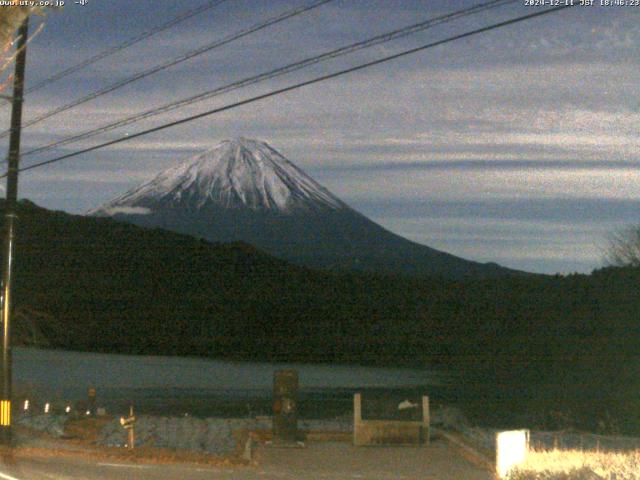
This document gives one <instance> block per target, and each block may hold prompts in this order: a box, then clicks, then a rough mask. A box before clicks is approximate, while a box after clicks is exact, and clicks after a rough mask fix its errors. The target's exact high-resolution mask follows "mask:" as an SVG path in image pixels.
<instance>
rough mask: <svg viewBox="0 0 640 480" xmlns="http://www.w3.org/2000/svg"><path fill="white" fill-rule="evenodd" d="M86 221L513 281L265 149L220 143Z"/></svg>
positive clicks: (296, 257)
mask: <svg viewBox="0 0 640 480" xmlns="http://www.w3.org/2000/svg"><path fill="white" fill-rule="evenodd" d="M87 215H93V216H109V217H112V218H114V219H116V220H120V221H124V222H129V223H133V224H136V225H139V226H143V227H152V228H163V229H167V230H172V231H176V232H179V233H184V234H188V235H192V236H196V237H201V238H204V239H206V240H209V241H215V242H231V241H243V242H246V243H249V244H252V245H254V246H256V247H258V248H260V249H262V250H264V251H266V252H268V253H270V254H272V255H274V256H275V257H278V258H281V259H284V260H288V261H291V262H293V263H296V264H299V265H304V266H308V267H312V268H323V269H334V270H365V271H375V272H385V273H403V274H411V275H439V276H444V277H453V278H460V277H467V276H471V277H493V276H498V275H505V274H509V273H516V272H515V271H513V270H509V269H507V268H503V267H500V266H499V265H496V264H494V263H488V264H483V263H477V262H472V261H468V260H464V259H462V258H459V257H455V256H453V255H450V254H448V253H445V252H441V251H438V250H435V249H433V248H430V247H427V246H424V245H420V244H418V243H415V242H412V241H410V240H407V239H405V238H403V237H400V236H399V235H396V234H394V233H392V232H390V231H388V230H386V229H385V228H383V227H381V226H380V225H378V224H377V223H375V222H373V221H372V220H369V219H368V218H367V217H365V216H364V215H362V214H360V213H358V212H357V211H355V210H354V209H352V208H351V207H349V206H348V205H347V204H345V203H344V202H342V201H341V200H340V199H339V198H337V197H336V196H335V195H333V194H332V193H331V192H329V191H328V190H327V189H326V188H324V187H323V186H322V185H320V184H318V183H317V182H316V181H315V180H313V179H312V178H311V177H309V176H308V175H307V174H306V173H304V172H303V171H302V170H301V169H299V168H298V167H296V166H295V165H294V164H293V163H291V162H290V161H289V160H287V159H286V158H284V157H283V156H282V155H281V154H280V153H279V152H277V151H276V150H275V149H273V148H272V147H271V146H269V145H268V144H266V143H265V142H261V141H257V140H250V139H246V138H238V139H234V140H225V141H223V142H222V143H220V144H219V145H217V146H216V147H214V148H213V149H211V150H208V151H206V152H204V153H202V154H199V155H197V156H196V157H194V158H192V159H190V160H189V161H187V162H185V163H183V164H181V165H178V166H176V167H173V168H170V169H168V170H166V171H164V172H161V173H160V174H158V175H157V176H156V177H155V178H153V179H152V180H150V181H148V182H146V183H143V184H141V185H140V186H138V187H136V188H134V189H132V190H130V191H128V192H127V193H125V194H124V195H121V196H120V197H117V198H115V199H113V200H111V201H109V202H107V203H106V204H104V205H103V206H101V207H99V208H97V209H95V210H92V211H90V212H88V213H87Z"/></svg>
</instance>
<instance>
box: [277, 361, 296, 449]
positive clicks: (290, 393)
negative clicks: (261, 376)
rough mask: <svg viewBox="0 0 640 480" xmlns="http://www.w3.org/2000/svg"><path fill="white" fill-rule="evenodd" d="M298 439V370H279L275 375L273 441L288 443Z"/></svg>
mask: <svg viewBox="0 0 640 480" xmlns="http://www.w3.org/2000/svg"><path fill="white" fill-rule="evenodd" d="M297 440H299V435H298V372H297V371H296V370H278V371H276V372H275V373H274V375H273V441H274V443H280V444H287V443H295V442H296V441H297Z"/></svg>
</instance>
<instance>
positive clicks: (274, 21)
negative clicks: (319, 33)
mask: <svg viewBox="0 0 640 480" xmlns="http://www.w3.org/2000/svg"><path fill="white" fill-rule="evenodd" d="M332 1H333V0H319V1H316V2H315V3H312V4H311V5H307V6H302V7H298V8H294V9H292V10H288V11H286V12H284V13H282V14H280V15H277V16H275V17H272V18H270V19H268V20H266V21H264V22H261V23H258V24H256V25H254V26H252V27H250V28H246V29H243V30H240V31H239V32H236V33H233V34H231V35H228V36H226V37H224V38H222V39H221V40H217V41H215V42H213V43H210V44H207V45H205V46H203V47H200V48H197V49H195V50H190V51H189V52H187V53H185V54H183V55H181V56H179V57H177V58H175V59H173V60H169V61H168V62H165V63H161V64H159V65H156V66H155V67H151V68H149V69H147V70H143V71H142V72H139V73H136V74H135V75H133V76H131V77H127V78H125V79H122V80H120V81H118V82H116V83H113V84H111V85H109V86H107V87H104V88H102V89H100V90H97V91H95V92H93V93H90V94H89V95H85V96H84V97H81V98H79V99H77V100H74V101H73V102H70V103H67V104H65V105H62V106H60V107H57V108H54V109H53V110H50V111H48V112H45V113H43V114H42V115H39V116H37V117H35V118H33V119H31V120H29V121H28V122H25V123H23V124H22V128H27V127H30V126H32V125H35V124H37V123H40V122H42V121H43V120H46V119H48V118H51V117H53V116H55V115H57V114H59V113H62V112H66V111H67V110H70V109H72V108H74V107H77V106H78V105H82V104H84V103H87V102H89V101H91V100H94V99H96V98H98V97H101V96H102V95H106V94H107V93H111V92H113V91H115V90H118V89H120V88H122V87H125V86H127V85H129V84H131V83H134V82H137V81H138V80H142V79H143V78H146V77H148V76H150V75H153V74H154V73H158V72H161V71H162V70H166V69H167V68H169V67H173V66H175V65H177V64H179V63H182V62H184V61H187V60H189V59H191V58H194V57H197V56H198V55H202V54H204V53H206V52H210V51H211V50H214V49H216V48H219V47H222V46H224V45H227V44H229V43H231V42H233V41H235V40H239V39H240V38H243V37H246V36H248V35H250V34H252V33H255V32H258V31H260V30H264V29H265V28H267V27H270V26H272V25H275V24H277V23H280V22H283V21H285V20H288V19H290V18H292V17H295V16H297V15H301V14H303V13H305V12H308V11H309V10H313V9H314V8H318V7H320V6H322V5H324V4H326V3H329V2H332ZM9 133H10V131H9V130H5V131H4V132H0V138H3V137H6V136H7V135H9Z"/></svg>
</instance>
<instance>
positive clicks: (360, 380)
mask: <svg viewBox="0 0 640 480" xmlns="http://www.w3.org/2000/svg"><path fill="white" fill-rule="evenodd" d="M13 368H14V370H13V372H14V373H13V375H14V392H15V397H16V398H19V397H24V398H26V397H31V398H32V399H33V400H32V404H34V405H35V404H37V403H40V404H42V403H43V402H51V403H52V404H55V405H57V406H58V408H64V407H63V404H68V403H70V404H73V403H75V402H77V401H79V400H83V399H86V398H87V390H88V388H89V387H93V388H95V389H96V390H97V392H98V398H99V403H101V404H103V405H105V406H107V407H108V408H109V409H110V410H112V411H122V410H125V409H126V407H127V406H128V404H129V403H133V404H134V405H135V406H136V407H137V408H138V409H140V410H142V411H144V412H145V413H154V414H176V415H180V414H185V413H187V414H192V415H200V416H207V415H237V414H239V413H245V414H252V415H253V414H266V413H269V409H270V401H271V400H270V399H271V391H272V388H273V387H272V385H273V374H274V372H275V371H276V370H280V369H285V368H286V369H295V370H297V371H298V373H299V380H300V395H301V404H303V405H304V404H305V403H306V405H307V408H306V409H304V408H303V412H302V413H303V414H304V413H305V412H307V413H308V414H309V415H311V416H327V415H334V414H336V415H337V414H341V413H342V412H343V411H347V410H348V409H349V408H350V405H351V398H352V394H353V392H355V391H358V390H365V389H388V388H393V389H399V390H408V391H409V390H410V391H416V390H419V391H425V390H428V388H429V387H433V386H436V385H439V384H441V383H443V380H444V376H443V375H442V374H440V373H438V372H437V371H435V370H434V369H407V368H373V367H359V366H348V365H313V364H291V363H288V364H269V363H257V362H231V361H221V360H210V359H198V358H183V357H162V356H135V355H112V354H95V353H80V352H66V351H61V350H43V349H35V348H14V350H13ZM305 400H306V402H305ZM311 405H314V408H310V407H309V406H311ZM318 405H321V406H322V407H321V408H318Z"/></svg>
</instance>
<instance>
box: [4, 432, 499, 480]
mask: <svg viewBox="0 0 640 480" xmlns="http://www.w3.org/2000/svg"><path fill="white" fill-rule="evenodd" d="M254 458H255V461H254V462H253V463H254V464H253V465H251V466H247V467H228V468H215V467H208V466H204V465H149V464H131V463H125V462H117V461H99V460H95V461H92V460H91V459H80V458H78V459H76V458H67V457H65V458H55V457H53V458H37V457H33V458H21V457H18V458H15V459H13V460H11V459H5V460H4V461H3V463H2V465H0V480H72V479H73V480H76V479H83V480H94V479H95V480H98V479H100V480H132V479H140V480H151V479H155V480H191V479H193V480H200V479H203V480H204V479H207V480H349V479H361V480H414V479H415V480H417V479H420V480H426V479H430V480H445V479H447V480H448V479H465V480H489V479H492V478H493V476H492V475H491V473H490V472H488V471H487V470H484V469H482V468H479V467H477V466H475V465H473V464H472V463H470V462H468V461H467V460H465V459H464V458H463V457H461V456H460V455H459V454H458V453H457V451H455V450H453V449H452V448H451V447H450V446H449V445H448V444H447V443H445V442H443V441H436V442H433V443H432V444H431V445H430V446H429V447H428V448H386V447H369V448H367V447H364V448H363V447H359V448H356V447H353V446H351V445H349V444H346V443H316V444H310V445H308V446H307V448H300V449H295V448H294V449H285V448H269V447H259V448H257V450H256V452H255V457H254Z"/></svg>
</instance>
